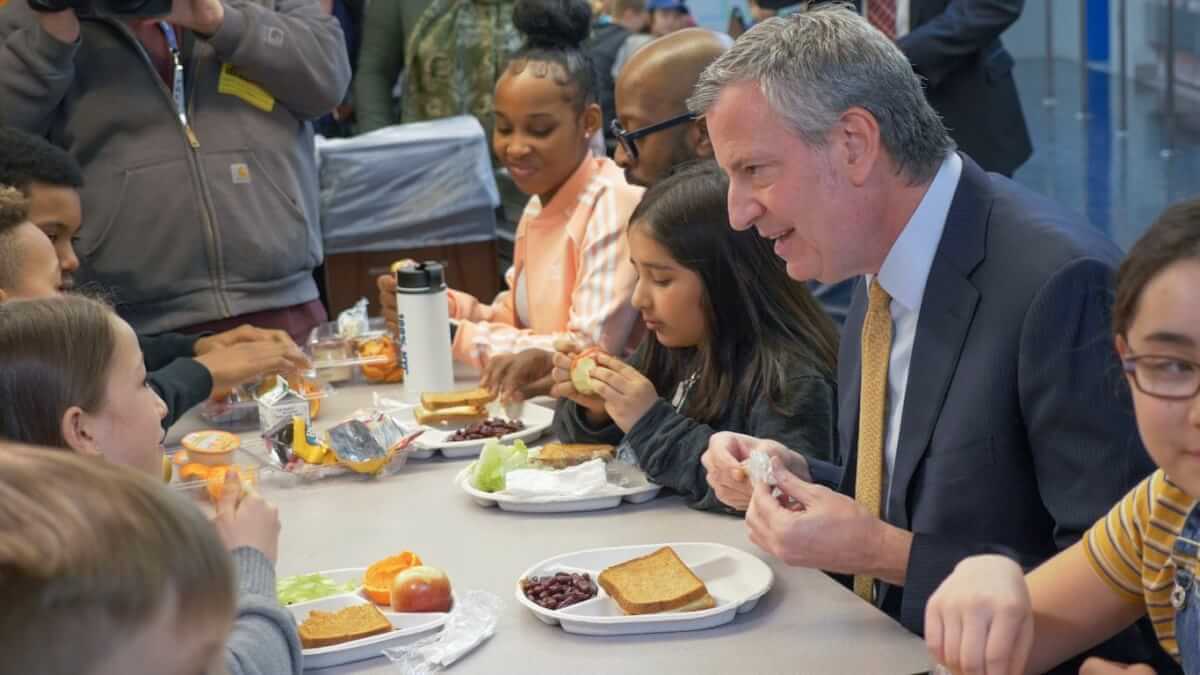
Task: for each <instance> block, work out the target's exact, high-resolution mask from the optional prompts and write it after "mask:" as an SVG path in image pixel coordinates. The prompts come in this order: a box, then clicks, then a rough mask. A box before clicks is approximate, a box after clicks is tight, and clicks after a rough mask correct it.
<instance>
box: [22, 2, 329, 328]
mask: <svg viewBox="0 0 1200 675" xmlns="http://www.w3.org/2000/svg"><path fill="white" fill-rule="evenodd" d="M224 3H225V20H224V23H223V25H222V26H221V28H220V30H218V31H217V33H216V34H215V35H213V36H211V37H209V38H207V39H205V38H201V37H199V36H195V35H193V34H192V33H190V32H185V33H184V35H183V40H182V44H181V45H180V48H181V50H182V52H183V59H184V64H185V78H184V79H185V82H186V105H187V109H188V119H189V123H190V128H191V131H192V132H193V135H194V139H195V142H194V143H193V142H192V141H191V139H189V134H188V133H187V131H186V130H185V128H184V126H183V124H182V123H181V122H180V119H179V116H178V115H177V113H176V108H175V103H174V99H173V97H172V95H171V91H170V89H169V88H168V87H167V86H166V84H165V83H164V82H163V80H162V78H161V77H159V75H158V74H157V72H156V71H155V70H154V67H153V65H152V64H151V61H150V59H149V57H148V56H147V54H146V52H145V50H144V49H143V48H142V46H141V44H140V43H139V42H138V40H137V39H136V38H135V37H134V35H133V33H132V32H131V31H130V29H129V28H128V27H127V26H126V25H125V24H124V23H122V22H120V21H114V20H111V19H101V18H88V17H84V18H83V19H82V21H81V23H82V35H81V37H80V40H78V41H77V42H76V43H75V44H64V43H62V42H59V41H58V40H56V39H55V38H53V37H52V36H50V35H49V34H48V33H46V32H45V31H44V30H42V28H41V26H40V25H39V24H38V23H37V20H36V18H35V17H34V16H33V13H32V12H31V11H30V10H29V8H28V6H27V3H26V2H25V0H12V1H10V2H8V3H7V4H4V5H3V6H2V7H0V124H3V125H7V126H13V127H17V128H20V129H24V130H26V131H30V132H33V133H37V134H42V135H45V136H47V137H48V138H50V140H51V141H53V142H55V143H56V144H58V145H60V146H62V147H64V148H66V149H67V150H68V151H69V152H70V153H71V154H72V155H73V156H74V157H75V158H76V159H78V160H79V162H80V164H82V165H83V169H84V178H85V187H84V189H83V191H82V196H83V207H84V213H86V214H87V222H86V224H85V226H84V227H83V229H82V230H81V232H80V239H79V242H78V246H77V248H78V251H79V253H80V258H81V260H82V262H83V269H82V270H81V274H80V275H79V280H80V281H81V282H84V283H86V282H97V283H99V284H100V285H102V286H103V287H105V288H106V289H107V290H108V291H110V292H111V293H112V294H113V295H114V299H115V301H116V303H117V305H118V309H119V310H120V312H121V314H122V315H123V316H124V317H125V318H127V319H128V320H129V321H130V322H131V323H132V324H133V326H134V328H136V329H137V330H138V331H139V332H142V333H150V334H153V333H159V332H163V331H168V330H173V329H176V328H180V327H184V326H189V325H194V324H197V323H202V322H207V321H212V320H215V319H221V318H227V317H231V316H238V315H242V314H247V313H250V312H256V311H262V310H269V309H278V308H282V307H288V306H291V305H297V304H301V303H305V302H308V301H311V300H313V299H315V298H316V297H317V289H316V285H315V284H314V282H313V278H312V270H313V269H314V268H315V267H316V265H318V264H319V263H320V261H321V258H322V248H321V232H320V226H319V219H318V205H317V192H318V189H317V175H316V162H315V156H314V151H313V132H312V125H311V124H310V120H312V119H315V118H317V117H319V116H321V115H323V114H325V113H326V112H328V111H330V110H332V109H333V108H334V107H335V106H336V105H337V104H338V103H339V102H340V101H341V100H342V96H343V94H344V93H345V92H346V89H347V87H348V86H349V82H350V64H349V60H348V57H347V54H346V47H345V42H344V37H343V35H342V31H341V28H340V27H339V26H338V23H337V20H336V19H334V18H333V17H331V16H327V15H325V14H324V13H323V12H322V11H321V8H320V5H319V3H318V2H317V0H224ZM223 66H228V67H230V68H232V69H234V73H223V70H222V68H223ZM230 75H236V76H238V77H240V81H239V80H234V79H233V78H232V77H230ZM231 85H232V86H231ZM247 92H249V93H247ZM238 94H241V95H240V96H239V95H238ZM256 96H257V97H256ZM255 103H257V104H258V105H257V106H256V105H255ZM268 108H269V109H268Z"/></svg>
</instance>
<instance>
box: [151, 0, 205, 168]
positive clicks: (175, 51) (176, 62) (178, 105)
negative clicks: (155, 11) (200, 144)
mask: <svg viewBox="0 0 1200 675" xmlns="http://www.w3.org/2000/svg"><path fill="white" fill-rule="evenodd" d="M158 27H159V28H160V29H162V32H163V37H164V38H166V40H167V49H168V50H170V52H171V97H172V98H173V99H175V112H176V113H177V114H178V115H179V123H180V124H182V125H183V128H184V130H185V131H186V132H187V134H188V140H189V141H190V142H191V143H192V145H193V146H195V145H196V143H195V141H194V140H193V139H194V136H193V134H192V127H191V125H189V124H188V118H187V98H186V94H185V93H184V92H185V88H184V82H183V58H182V57H181V55H180V52H179V40H178V39H177V38H176V37H175V29H174V28H172V27H171V24H169V23H167V22H166V21H159V22H158Z"/></svg>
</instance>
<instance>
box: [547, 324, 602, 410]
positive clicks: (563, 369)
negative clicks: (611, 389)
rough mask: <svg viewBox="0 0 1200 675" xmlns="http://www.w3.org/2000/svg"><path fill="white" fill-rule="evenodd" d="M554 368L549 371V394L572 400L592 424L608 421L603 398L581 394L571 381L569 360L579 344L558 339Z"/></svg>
mask: <svg viewBox="0 0 1200 675" xmlns="http://www.w3.org/2000/svg"><path fill="white" fill-rule="evenodd" d="M554 349H555V352H554V370H553V371H551V373H550V378H551V380H552V385H551V387H550V395H551V396H553V397H554V398H565V399H567V400H570V401H574V402H575V403H577V404H578V405H579V407H581V408H583V410H584V413H585V415H586V416H587V419H588V422H590V423H591V424H593V425H594V426H602V425H604V424H607V423H608V419H609V418H608V413H607V412H606V411H605V410H604V399H602V398H600V397H599V396H592V395H588V394H581V393H579V390H578V389H576V388H575V385H574V383H572V382H571V362H572V361H573V360H574V359H575V355H576V354H578V353H579V352H580V349H579V345H577V344H575V343H574V342H572V341H570V340H565V339H564V340H558V341H557V342H555V343H554Z"/></svg>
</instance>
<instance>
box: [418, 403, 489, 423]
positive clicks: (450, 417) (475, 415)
mask: <svg viewBox="0 0 1200 675" xmlns="http://www.w3.org/2000/svg"><path fill="white" fill-rule="evenodd" d="M413 417H415V418H416V420H417V424H425V425H434V426H436V425H438V424H473V423H475V422H482V421H484V420H486V419H487V418H488V411H487V408H484V407H476V406H471V405H460V406H454V407H452V408H441V409H440V410H429V409H427V408H425V407H424V406H417V409H416V410H414V411H413Z"/></svg>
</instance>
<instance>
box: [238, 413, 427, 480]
mask: <svg viewBox="0 0 1200 675" xmlns="http://www.w3.org/2000/svg"><path fill="white" fill-rule="evenodd" d="M422 432H423V430H421V429H415V430H414V429H410V428H408V427H407V426H405V425H404V424H403V423H401V422H400V420H398V419H397V418H396V417H395V415H394V414H392V413H391V412H388V411H382V410H377V409H370V410H360V411H357V412H355V413H354V414H353V415H351V416H350V417H349V418H347V419H345V420H343V421H342V422H339V423H338V424H335V425H334V426H333V427H331V428H330V429H329V431H328V432H326V433H324V434H317V433H315V432H314V431H313V430H312V428H311V427H310V426H309V425H308V424H307V423H306V422H305V421H304V419H303V418H302V417H298V416H297V417H294V418H292V419H291V420H290V421H285V420H280V421H279V422H278V423H276V424H275V425H274V426H272V427H271V428H270V429H268V430H267V431H265V432H264V434H263V438H262V441H263V444H264V445H265V446H266V449H267V452H266V456H267V458H268V460H269V461H270V463H271V465H272V466H273V467H276V468H279V469H282V470H283V471H285V472H287V473H290V474H293V475H296V476H299V477H302V478H306V479H314V478H327V477H330V476H337V475H343V474H346V473H351V472H352V473H358V474H365V475H370V476H380V475H386V474H389V473H394V472H395V471H396V470H397V469H399V468H400V467H401V466H403V465H404V463H405V462H406V461H407V460H408V454H409V451H410V449H411V446H412V442H413V441H414V440H416V438H417V437H419V436H420V435H421V433H422Z"/></svg>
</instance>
